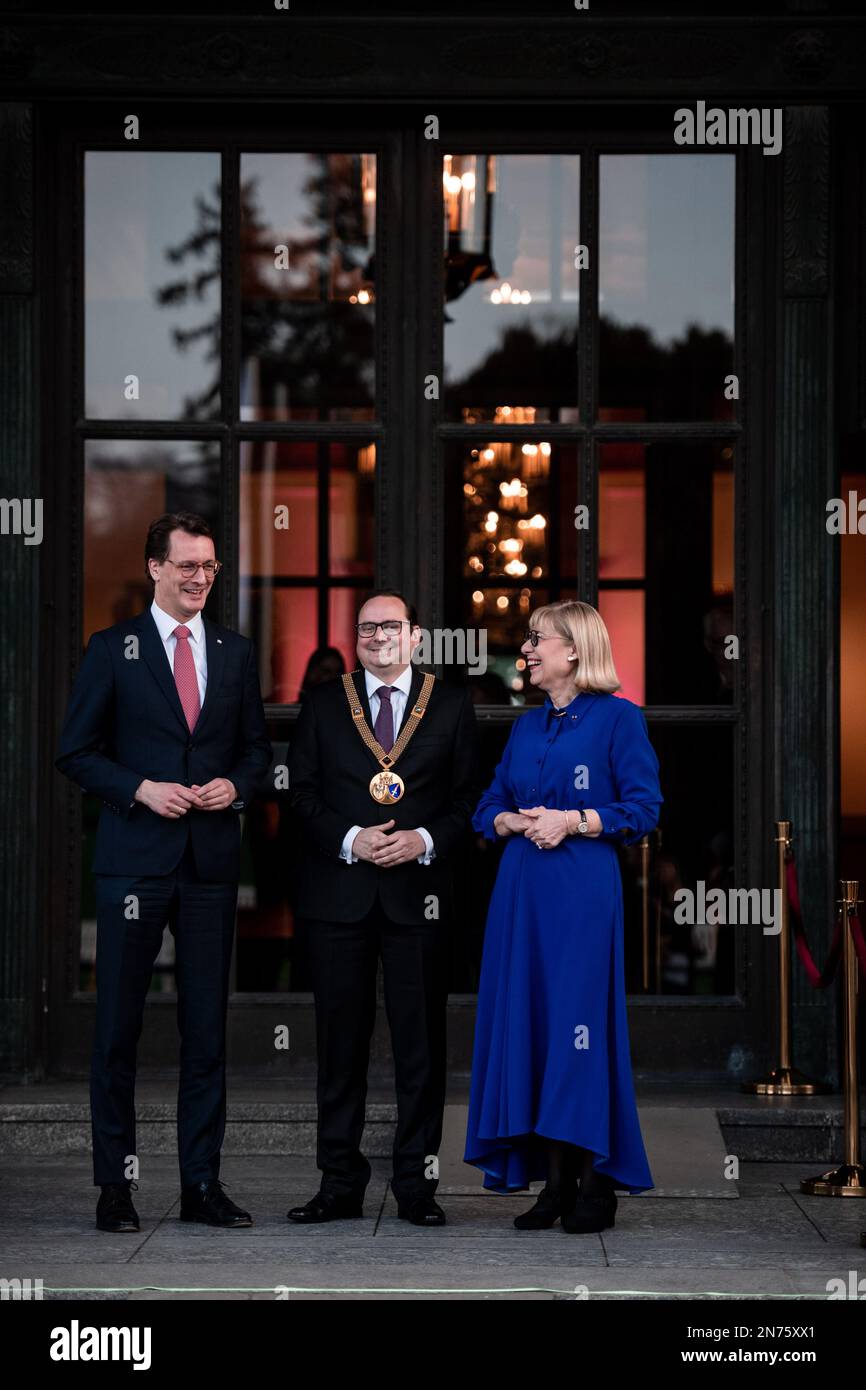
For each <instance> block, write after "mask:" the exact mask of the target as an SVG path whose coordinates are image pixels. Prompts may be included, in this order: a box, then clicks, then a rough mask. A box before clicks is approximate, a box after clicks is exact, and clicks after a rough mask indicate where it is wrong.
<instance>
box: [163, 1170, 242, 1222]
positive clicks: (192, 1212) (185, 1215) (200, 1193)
mask: <svg viewBox="0 0 866 1390" xmlns="http://www.w3.org/2000/svg"><path fill="white" fill-rule="evenodd" d="M180 1219H181V1221H201V1222H203V1224H204V1225H205V1226H228V1227H239V1226H252V1224H253V1218H252V1217H251V1216H250V1214H249V1212H248V1211H242V1210H241V1208H240V1207H238V1206H235V1204H234V1202H232V1201H231V1200H230V1198H228V1197H227V1196H226V1194H225V1192H224V1191H223V1185H222V1183H221V1182H220V1180H219V1178H211V1179H210V1180H209V1181H207V1182H199V1183H196V1185H195V1187H184V1188H181V1195H180Z"/></svg>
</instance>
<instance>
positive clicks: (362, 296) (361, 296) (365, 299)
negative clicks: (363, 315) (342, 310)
mask: <svg viewBox="0 0 866 1390" xmlns="http://www.w3.org/2000/svg"><path fill="white" fill-rule="evenodd" d="M358 303H359V304H369V303H370V291H369V290H359V291H358Z"/></svg>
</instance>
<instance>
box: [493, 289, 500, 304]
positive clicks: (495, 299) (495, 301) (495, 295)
mask: <svg viewBox="0 0 866 1390" xmlns="http://www.w3.org/2000/svg"><path fill="white" fill-rule="evenodd" d="M490 302H491V304H501V303H502V295H501V294H500V293H499V291H498V290H494V291H493V293H492V294H491V296H490Z"/></svg>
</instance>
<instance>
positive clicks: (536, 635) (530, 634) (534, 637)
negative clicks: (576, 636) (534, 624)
mask: <svg viewBox="0 0 866 1390" xmlns="http://www.w3.org/2000/svg"><path fill="white" fill-rule="evenodd" d="M558 636H559V633H558V632H536V631H535V629H534V628H531V627H528V628H527V629H526V631H525V632H524V634H523V640H524V642H531V643H532V645H533V647H537V646H538V643H539V641H542V642H546V641H547V639H548V637H558Z"/></svg>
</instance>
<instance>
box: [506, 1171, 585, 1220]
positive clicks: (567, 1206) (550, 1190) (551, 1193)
mask: <svg viewBox="0 0 866 1390" xmlns="http://www.w3.org/2000/svg"><path fill="white" fill-rule="evenodd" d="M576 1197H577V1183H574V1182H572V1183H564V1184H563V1185H562V1186H561V1187H551V1186H550V1184H549V1183H547V1184H546V1185H545V1186H544V1187H543V1188H542V1190H541V1192H539V1194H538V1199H537V1201H536V1203H535V1206H534V1207H530V1208H529V1211H525V1212H523V1213H522V1214H521V1215H520V1216H515V1218H514V1224H515V1226H516V1227H517V1229H518V1231H546V1230H548V1229H549V1228H550V1227H551V1226H552V1225H553V1224H554V1222H556V1221H557V1220H558V1219H559V1218H560V1217H561V1216H562V1215H563V1213H564V1212H567V1211H570V1210H571V1208H572V1207H573V1206H574V1203H575V1199H576Z"/></svg>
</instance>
